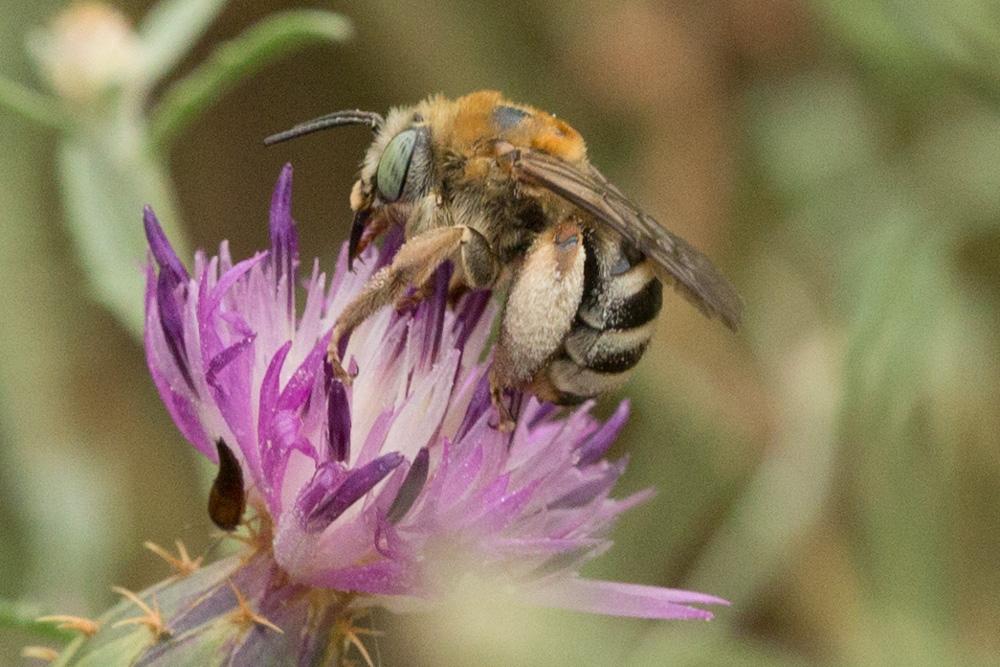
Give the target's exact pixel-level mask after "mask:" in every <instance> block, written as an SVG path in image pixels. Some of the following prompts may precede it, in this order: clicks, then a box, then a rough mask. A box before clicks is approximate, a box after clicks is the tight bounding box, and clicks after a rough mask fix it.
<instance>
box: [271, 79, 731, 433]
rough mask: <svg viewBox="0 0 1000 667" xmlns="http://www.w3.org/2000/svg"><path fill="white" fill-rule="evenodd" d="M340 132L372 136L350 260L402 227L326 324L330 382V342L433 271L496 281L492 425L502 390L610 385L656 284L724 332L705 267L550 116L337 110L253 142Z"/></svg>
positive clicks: (654, 310) (520, 108)
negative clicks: (498, 316) (360, 130)
mask: <svg viewBox="0 0 1000 667" xmlns="http://www.w3.org/2000/svg"><path fill="white" fill-rule="evenodd" d="M344 124H367V125H369V126H370V127H371V128H372V130H373V131H374V133H375V137H374V140H373V142H372V144H371V146H370V147H369V149H368V151H367V153H366V155H365V159H364V162H363V164H362V168H361V173H360V175H359V179H358V181H357V182H356V183H355V185H354V188H353V189H352V191H351V208H352V209H353V210H354V211H355V217H354V223H353V226H352V228H351V239H350V243H349V250H350V256H351V257H352V258H353V257H354V256H355V255H356V254H357V253H358V252H360V250H361V249H363V247H364V246H365V245H367V243H369V242H371V240H372V239H374V238H375V237H377V236H378V235H379V234H380V233H381V232H383V231H385V229H387V228H388V227H389V226H390V225H392V224H401V225H402V226H403V227H404V230H405V232H406V242H405V243H404V245H403V247H402V248H401V249H400V251H399V253H398V255H397V256H396V258H395V259H394V261H393V263H392V265H391V266H388V267H385V268H383V269H382V270H380V271H379V272H378V273H377V274H376V275H375V276H373V277H372V280H371V282H370V284H369V287H368V288H366V290H365V291H364V292H363V293H362V294H361V295H360V296H359V297H358V298H357V299H356V301H355V302H354V303H352V304H350V305H349V306H348V307H347V308H346V309H345V310H344V312H343V314H342V315H341V316H340V318H339V319H338V320H337V322H336V323H335V325H334V330H333V333H332V335H331V344H330V360H331V364H332V365H333V366H334V368H335V370H337V369H340V370H339V372H340V375H341V377H342V379H344V381H349V378H348V377H347V376H346V373H343V370H342V367H341V366H340V364H339V358H338V356H337V343H338V340H339V339H340V337H341V336H342V335H344V334H345V333H347V332H349V331H351V330H352V329H353V328H354V327H355V326H357V324H359V323H360V322H362V321H364V320H365V319H366V318H367V317H368V316H369V315H371V314H372V313H374V312H375V311H376V310H377V309H378V308H381V307H382V306H385V305H388V304H391V303H394V302H396V303H399V302H400V301H401V300H402V298H403V295H404V294H406V292H407V290H408V289H409V288H410V287H414V288H416V293H417V294H418V295H419V294H420V293H421V290H422V288H423V287H424V285H425V284H426V283H428V281H429V280H430V277H431V276H432V275H433V273H434V271H435V270H436V269H437V267H438V266H439V265H440V264H441V263H442V262H444V261H446V260H451V261H452V262H453V263H454V264H455V266H456V273H455V278H453V288H456V289H462V288H468V287H477V288H478V287H485V288H492V287H494V286H496V285H497V284H498V283H499V282H500V281H506V282H507V283H509V284H510V285H511V287H510V290H509V291H508V293H507V299H508V300H507V303H506V308H505V311H504V319H503V324H502V330H501V335H500V339H499V343H498V345H497V350H496V354H495V357H494V359H495V362H494V366H493V372H492V374H491V385H492V389H493V398H494V402H495V403H496V404H497V408H498V410H499V411H500V414H501V423H502V424H509V423H510V419H509V417H510V415H509V414H508V413H507V412H506V410H505V408H503V405H502V391H503V389H505V388H510V387H514V388H524V389H528V390H530V391H533V392H535V393H536V394H538V395H539V396H541V397H543V398H548V399H550V400H554V401H556V402H559V403H570V402H575V401H579V400H583V399H584V398H588V397H591V396H595V395H597V394H600V393H602V392H604V391H606V390H608V389H610V388H612V387H614V386H616V385H617V384H619V383H620V382H621V381H622V380H623V379H624V378H625V376H626V375H627V374H628V373H629V372H630V371H631V369H632V367H633V366H634V365H635V363H637V362H638V360H639V358H640V357H641V356H642V354H643V351H644V350H645V348H646V345H647V343H648V341H649V337H650V336H651V333H652V328H653V321H654V320H655V318H656V316H657V314H658V313H659V310H660V304H661V298H660V295H661V281H660V279H661V278H666V279H668V281H669V282H670V283H671V284H673V285H674V286H675V287H676V288H677V289H678V290H679V291H680V292H681V293H682V294H683V295H684V296H686V297H687V298H688V299H689V300H690V301H691V302H692V303H694V304H695V305H696V306H697V307H699V308H700V309H701V310H702V311H703V312H704V313H705V314H707V315H710V316H717V317H720V318H721V319H722V320H723V321H724V322H725V323H726V324H727V325H729V326H730V327H731V328H734V329H735V328H736V326H737V325H738V324H739V321H740V317H741V311H742V301H741V300H740V298H739V296H737V294H736V293H735V291H734V290H733V289H732V287H731V286H730V285H729V283H728V282H727V281H726V280H725V278H723V277H722V276H721V275H720V274H719V273H718V272H717V271H716V270H715V268H714V267H713V266H712V264H711V262H709V260H708V259H707V258H706V257H705V256H704V255H702V254H701V253H699V252H698V251H697V250H695V249H694V248H692V247H691V246H690V245H688V244H687V243H686V242H685V241H684V240H683V239H681V238H679V237H677V236H675V235H673V234H671V233H670V232H669V231H667V230H666V229H664V228H663V227H662V226H660V225H659V224H658V223H657V222H656V221H655V220H653V218H651V217H650V216H649V215H647V214H646V213H645V212H643V211H642V210H641V209H640V208H639V207H638V206H637V205H635V204H634V203H633V202H632V201H631V200H629V199H628V198H626V197H625V195H623V194H622V193H621V191H620V190H619V189H618V188H617V187H615V186H614V185H613V184H611V183H610V182H609V181H608V180H607V179H606V178H605V177H604V176H603V175H602V174H601V173H600V172H599V171H598V170H597V169H596V168H595V167H594V166H593V165H591V164H590V162H589V161H588V159H587V151H586V145H585V144H584V141H583V138H582V137H581V136H580V134H579V133H578V132H577V131H576V130H574V129H573V128H572V127H571V126H570V125H569V124H567V123H566V122H564V121H562V120H560V119H558V118H556V117H555V116H553V115H552V114H550V113H547V112H544V111H541V110H539V109H536V108H534V107H530V106H527V105H522V104H516V103H513V102H510V101H509V100H506V99H504V98H503V97H502V96H501V95H500V93H497V92H493V91H480V92H477V93H472V94H470V95H466V96H464V97H460V98H458V99H455V100H449V99H445V98H443V97H440V96H433V97H430V98H428V99H426V100H424V101H423V102H420V103H419V104H417V105H415V106H412V107H405V108H398V109H394V110H392V111H391V112H390V113H389V114H388V116H387V117H386V118H385V119H383V118H382V117H381V116H379V115H378V114H375V113H372V112H363V111H341V112H337V113H334V114H330V115H328V116H324V117H322V118H319V119H316V120H315V121H310V122H309V123H305V124H303V125H300V126H297V127H295V128H293V129H292V130H289V131H288V132H284V133H282V134H279V135H275V136H274V137H272V138H270V139H268V143H275V142H277V141H282V140H284V139H288V138H292V137H295V136H300V135H303V134H308V133H310V132H313V131H316V130H318V129H324V128H326V127H332V126H337V125H344ZM408 298H411V299H412V297H408Z"/></svg>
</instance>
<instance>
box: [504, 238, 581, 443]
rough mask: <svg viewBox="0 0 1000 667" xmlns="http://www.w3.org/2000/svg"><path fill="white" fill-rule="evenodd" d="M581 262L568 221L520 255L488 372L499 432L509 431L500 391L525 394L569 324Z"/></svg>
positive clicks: (578, 290)
mask: <svg viewBox="0 0 1000 667" xmlns="http://www.w3.org/2000/svg"><path fill="white" fill-rule="evenodd" d="M585 257H586V251H585V250H584V247H583V239H582V232H581V230H580V227H579V225H577V224H576V223H575V222H574V221H572V220H567V221H564V222H562V223H559V224H558V225H554V226H553V227H551V228H549V229H547V230H545V231H544V232H542V233H541V234H539V235H538V237H536V239H535V241H534V243H532V245H531V248H529V249H528V252H527V254H526V255H525V258H524V263H523V264H522V265H521V267H520V269H519V270H518V272H517V275H516V276H515V278H514V282H513V285H512V286H511V289H510V294H509V295H508V297H507V304H506V306H505V308H504V313H503V322H502V324H501V327H500V339H499V341H498V342H497V344H496V346H495V347H494V348H493V350H494V352H493V366H492V368H491V369H490V396H491V398H492V400H493V405H494V406H495V408H496V410H497V413H498V415H499V418H500V419H499V423H498V428H499V429H500V430H501V431H509V430H511V429H513V427H514V417H513V415H512V414H511V410H510V409H509V408H508V407H507V406H506V405H505V404H504V396H503V392H504V390H505V389H507V388H515V389H530V388H531V386H532V381H533V379H534V377H535V375H536V374H537V373H538V372H539V371H542V370H543V369H544V368H545V367H546V364H547V363H548V362H549V361H550V360H551V358H552V357H553V355H556V354H557V353H558V352H559V350H560V348H561V347H562V344H563V341H564V339H565V338H566V335H567V334H568V333H569V331H570V328H571V327H572V325H573V320H574V318H575V317H576V311H577V309H578V308H579V306H580V299H581V298H582V296H583V267H584V261H585Z"/></svg>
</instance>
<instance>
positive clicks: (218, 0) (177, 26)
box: [139, 0, 227, 87]
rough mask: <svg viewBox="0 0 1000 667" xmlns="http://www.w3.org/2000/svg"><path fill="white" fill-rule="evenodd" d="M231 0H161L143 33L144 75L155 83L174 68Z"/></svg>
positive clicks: (147, 20)
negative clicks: (228, 0)
mask: <svg viewBox="0 0 1000 667" xmlns="http://www.w3.org/2000/svg"><path fill="white" fill-rule="evenodd" d="M226 1H227V0H161V2H159V3H157V5H156V6H155V7H153V9H152V10H151V11H150V12H149V13H148V14H147V15H146V18H145V19H144V20H143V22H142V25H140V26H139V34H140V38H141V40H142V45H143V57H144V61H143V79H144V83H145V84H146V85H147V86H149V87H152V86H153V85H154V84H155V83H156V82H157V81H159V80H160V78H162V77H163V76H164V75H165V74H167V73H168V72H170V70H172V69H173V68H174V67H175V66H176V65H177V63H178V62H180V60H181V59H182V58H183V57H184V55H185V54H186V53H187V52H188V51H189V50H190V49H191V47H192V46H194V43H195V42H196V41H197V40H198V38H199V37H200V36H201V35H202V33H204V32H205V30H206V29H207V28H208V26H209V24H211V23H212V21H213V20H215V17H216V16H218V15H219V12H221V11H222V10H223V8H225V6H226Z"/></svg>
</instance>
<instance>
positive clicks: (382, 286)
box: [327, 226, 485, 383]
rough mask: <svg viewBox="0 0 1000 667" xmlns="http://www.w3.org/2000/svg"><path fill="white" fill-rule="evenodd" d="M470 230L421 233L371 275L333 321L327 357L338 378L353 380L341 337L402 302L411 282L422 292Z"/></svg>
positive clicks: (460, 227)
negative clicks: (342, 359) (344, 361)
mask: <svg viewBox="0 0 1000 667" xmlns="http://www.w3.org/2000/svg"><path fill="white" fill-rule="evenodd" d="M467 232H468V228H466V227H462V226H456V227H439V228H436V229H432V230H429V231H426V232H424V233H422V234H418V235H417V236H414V237H413V238H411V239H410V240H408V241H407V242H406V243H404V244H403V246H402V247H401V248H400V249H399V252H398V253H396V257H395V258H394V259H393V260H392V264H390V265H389V266H386V267H384V268H382V269H380V270H379V271H377V272H376V273H375V274H374V275H373V276H372V277H371V278H369V279H368V282H367V284H365V287H364V289H363V290H362V291H361V293H360V294H358V296H356V297H355V298H354V300H353V301H351V302H350V303H349V304H347V307H346V308H344V310H343V312H342V313H341V314H340V316H339V317H338V318H337V321H336V322H335V323H334V325H333V331H332V333H331V335H330V346H329V348H328V349H327V359H328V360H329V362H330V365H331V366H333V371H334V374H335V376H336V377H337V378H338V379H340V380H341V381H342V382H345V383H347V382H349V381H350V378H349V377H348V375H347V373H346V371H344V368H343V366H342V365H341V363H340V354H339V349H338V348H339V344H340V339H341V338H343V337H344V335H345V334H347V333H349V332H350V331H352V330H353V329H354V328H355V327H356V326H358V325H359V324H361V323H362V322H364V321H365V320H366V319H368V318H369V317H371V316H372V315H373V314H374V313H375V312H376V311H378V310H379V309H380V308H382V307H383V306H387V305H389V304H392V303H398V302H400V300H401V299H402V298H403V296H404V295H405V293H406V290H407V288H408V287H410V286H411V285H414V286H416V287H417V294H418V295H419V294H421V287H422V286H423V285H425V283H427V282H428V281H429V280H430V278H431V276H433V275H434V272H435V271H436V270H437V268H438V267H439V266H441V263H442V262H444V261H445V260H446V259H449V258H451V257H453V256H454V255H455V254H456V252H458V251H459V249H460V248H463V247H464V245H465V241H464V239H465V238H466V235H467ZM484 242H485V241H484Z"/></svg>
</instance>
